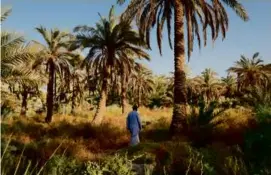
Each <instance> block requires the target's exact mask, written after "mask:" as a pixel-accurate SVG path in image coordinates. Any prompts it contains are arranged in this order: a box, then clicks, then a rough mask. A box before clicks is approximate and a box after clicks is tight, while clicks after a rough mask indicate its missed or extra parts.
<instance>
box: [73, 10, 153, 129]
mask: <svg viewBox="0 0 271 175" xmlns="http://www.w3.org/2000/svg"><path fill="white" fill-rule="evenodd" d="M74 31H75V32H78V34H77V42H76V43H75V45H77V46H78V47H80V46H81V47H83V48H90V50H89V53H88V55H87V57H86V60H87V61H89V62H90V65H91V68H92V69H94V70H96V71H97V72H99V73H100V74H101V75H102V77H101V78H102V87H101V92H100V101H99V104H98V109H97V111H96V113H95V115H94V119H93V124H97V125H99V124H100V123H101V122H102V120H103V115H104V112H105V109H106V100H107V91H108V81H109V79H110V76H112V71H113V69H115V68H118V67H122V65H123V64H124V63H127V62H128V61H129V60H130V57H129V55H131V54H132V55H136V56H137V57H138V58H140V57H143V58H146V59H149V55H148V54H147V53H146V52H145V51H144V50H143V49H142V47H145V44H144V42H142V40H141V39H140V37H139V35H138V34H137V33H136V32H135V31H133V30H132V26H131V24H130V23H128V22H126V21H123V20H120V21H117V20H116V17H115V16H114V7H112V8H111V9H110V12H109V16H108V18H107V19H106V18H103V17H101V19H100V21H99V22H98V23H96V26H95V27H88V26H78V27H76V28H75V29H74Z"/></svg>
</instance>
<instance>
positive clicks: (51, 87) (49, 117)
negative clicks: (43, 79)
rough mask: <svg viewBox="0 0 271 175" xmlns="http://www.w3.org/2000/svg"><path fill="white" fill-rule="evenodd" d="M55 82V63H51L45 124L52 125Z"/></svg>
mask: <svg viewBox="0 0 271 175" xmlns="http://www.w3.org/2000/svg"><path fill="white" fill-rule="evenodd" d="M54 80H55V65H54V63H53V61H50V62H49V81H48V84H47V100H46V101H47V102H46V103H47V115H46V118H45V122H47V123H50V122H51V121H52V116H53V107H54Z"/></svg>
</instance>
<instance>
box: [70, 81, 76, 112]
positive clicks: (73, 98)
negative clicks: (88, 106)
mask: <svg viewBox="0 0 271 175" xmlns="http://www.w3.org/2000/svg"><path fill="white" fill-rule="evenodd" d="M74 107H75V90H74V80H72V109H71V113H72V114H74Z"/></svg>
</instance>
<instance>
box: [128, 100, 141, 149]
mask: <svg viewBox="0 0 271 175" xmlns="http://www.w3.org/2000/svg"><path fill="white" fill-rule="evenodd" d="M126 125H127V129H128V130H129V131H130V133H131V141H130V145H132V146H133V145H137V144H138V143H139V131H140V130H141V128H142V126H141V121H140V118H139V115H138V112H137V106H136V105H134V106H133V111H132V112H130V113H129V114H128V117H127V122H126Z"/></svg>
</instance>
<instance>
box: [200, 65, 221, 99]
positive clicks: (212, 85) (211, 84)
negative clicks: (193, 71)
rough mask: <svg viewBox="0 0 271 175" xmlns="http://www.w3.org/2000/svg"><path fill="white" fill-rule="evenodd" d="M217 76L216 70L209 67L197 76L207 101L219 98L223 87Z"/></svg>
mask: <svg viewBox="0 0 271 175" xmlns="http://www.w3.org/2000/svg"><path fill="white" fill-rule="evenodd" d="M216 76H217V73H216V72H214V71H213V70H212V69H210V68H207V69H205V70H204V71H203V72H202V73H201V76H200V77H198V78H197V81H198V84H199V86H200V87H201V93H202V95H203V97H204V99H205V101H206V102H207V103H209V102H210V101H211V100H215V99H217V98H218V96H219V94H220V91H221V89H222V86H221V83H220V81H219V79H218V78H217V77H216Z"/></svg>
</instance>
